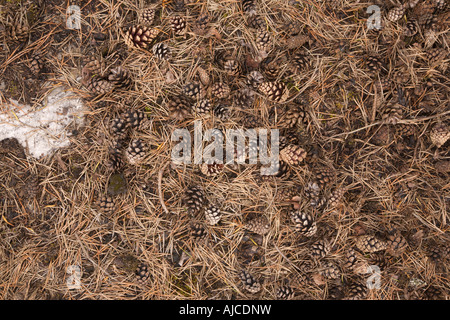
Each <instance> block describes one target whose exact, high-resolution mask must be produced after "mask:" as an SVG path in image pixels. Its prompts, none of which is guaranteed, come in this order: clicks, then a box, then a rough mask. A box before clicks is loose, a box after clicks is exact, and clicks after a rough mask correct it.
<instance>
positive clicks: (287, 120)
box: [277, 105, 307, 128]
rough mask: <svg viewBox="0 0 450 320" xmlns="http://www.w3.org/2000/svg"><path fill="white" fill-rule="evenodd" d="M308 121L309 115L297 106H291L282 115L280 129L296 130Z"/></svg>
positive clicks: (279, 123)
mask: <svg viewBox="0 0 450 320" xmlns="http://www.w3.org/2000/svg"><path fill="white" fill-rule="evenodd" d="M306 119H307V114H306V112H305V111H304V110H303V108H301V107H300V106H297V105H290V106H288V109H287V110H286V111H285V112H284V113H283V114H282V115H281V119H280V121H279V122H278V124H277V125H278V127H280V128H294V127H297V126H300V125H301V124H305V123H306Z"/></svg>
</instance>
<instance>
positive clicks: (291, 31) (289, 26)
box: [283, 21, 302, 37]
mask: <svg viewBox="0 0 450 320" xmlns="http://www.w3.org/2000/svg"><path fill="white" fill-rule="evenodd" d="M283 31H284V33H285V34H286V35H288V36H291V37H293V36H296V35H298V34H299V33H300V32H301V31H302V25H301V24H300V23H299V22H298V21H288V22H287V23H285V24H284V26H283Z"/></svg>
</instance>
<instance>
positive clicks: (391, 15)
mask: <svg viewBox="0 0 450 320" xmlns="http://www.w3.org/2000/svg"><path fill="white" fill-rule="evenodd" d="M405 11H406V9H405V7H404V6H398V7H394V8H392V9H391V10H389V12H388V14H387V16H386V18H387V19H388V20H389V21H392V22H395V21H398V20H400V19H401V18H402V17H403V15H404V14H405Z"/></svg>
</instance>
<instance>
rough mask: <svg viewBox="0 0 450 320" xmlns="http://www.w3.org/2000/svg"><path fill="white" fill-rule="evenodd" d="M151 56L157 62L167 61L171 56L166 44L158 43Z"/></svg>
mask: <svg viewBox="0 0 450 320" xmlns="http://www.w3.org/2000/svg"><path fill="white" fill-rule="evenodd" d="M152 51H153V54H154V55H155V57H156V58H157V59H159V60H169V59H170V58H171V56H172V52H171V50H170V49H169V46H168V45H167V43H164V42H159V43H157V44H155V45H154V46H153V48H152Z"/></svg>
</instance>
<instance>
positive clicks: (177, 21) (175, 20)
mask: <svg viewBox="0 0 450 320" xmlns="http://www.w3.org/2000/svg"><path fill="white" fill-rule="evenodd" d="M170 26H171V28H172V31H173V34H174V35H176V36H179V35H182V34H184V33H185V32H186V19H185V18H184V17H181V16H174V17H172V18H170Z"/></svg>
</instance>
